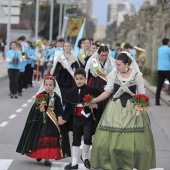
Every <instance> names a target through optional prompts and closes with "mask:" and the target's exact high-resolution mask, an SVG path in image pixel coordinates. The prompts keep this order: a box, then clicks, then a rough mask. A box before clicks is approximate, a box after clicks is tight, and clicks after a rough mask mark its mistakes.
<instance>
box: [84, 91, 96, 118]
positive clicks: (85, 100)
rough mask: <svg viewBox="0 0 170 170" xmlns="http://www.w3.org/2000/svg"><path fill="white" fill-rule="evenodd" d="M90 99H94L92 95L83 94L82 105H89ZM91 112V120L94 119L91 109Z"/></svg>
mask: <svg viewBox="0 0 170 170" xmlns="http://www.w3.org/2000/svg"><path fill="white" fill-rule="evenodd" d="M92 99H94V97H93V96H91V95H90V94H87V95H85V96H84V98H83V107H85V106H87V107H89V105H90V104H91V102H92ZM91 114H92V116H93V120H96V118H95V116H94V112H93V109H91Z"/></svg>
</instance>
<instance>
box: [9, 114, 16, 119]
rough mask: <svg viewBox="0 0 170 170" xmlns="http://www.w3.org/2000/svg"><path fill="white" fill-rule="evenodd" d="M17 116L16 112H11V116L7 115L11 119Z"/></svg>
mask: <svg viewBox="0 0 170 170" xmlns="http://www.w3.org/2000/svg"><path fill="white" fill-rule="evenodd" d="M16 116H17V114H12V115H11V116H9V119H13V118H15V117H16Z"/></svg>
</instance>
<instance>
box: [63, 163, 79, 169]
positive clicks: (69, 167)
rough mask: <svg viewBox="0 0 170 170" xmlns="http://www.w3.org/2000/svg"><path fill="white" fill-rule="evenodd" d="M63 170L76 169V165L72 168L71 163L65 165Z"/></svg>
mask: <svg viewBox="0 0 170 170" xmlns="http://www.w3.org/2000/svg"><path fill="white" fill-rule="evenodd" d="M64 169H78V164H77V165H74V166H72V165H71V163H70V164H67V165H66V166H65V167H64Z"/></svg>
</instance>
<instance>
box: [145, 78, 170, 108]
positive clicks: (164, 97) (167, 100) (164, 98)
mask: <svg viewBox="0 0 170 170" xmlns="http://www.w3.org/2000/svg"><path fill="white" fill-rule="evenodd" d="M144 84H145V87H146V89H148V90H149V91H150V92H151V93H153V94H154V95H155V92H156V89H157V87H156V86H152V85H150V84H149V83H148V81H147V80H145V79H144ZM161 100H162V101H164V102H165V103H166V104H167V105H169V106H170V95H168V94H167V93H165V92H164V91H161Z"/></svg>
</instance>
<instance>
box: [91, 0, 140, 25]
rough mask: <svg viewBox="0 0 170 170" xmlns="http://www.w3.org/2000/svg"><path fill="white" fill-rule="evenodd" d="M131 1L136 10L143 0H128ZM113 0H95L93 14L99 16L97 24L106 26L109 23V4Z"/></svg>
mask: <svg viewBox="0 0 170 170" xmlns="http://www.w3.org/2000/svg"><path fill="white" fill-rule="evenodd" d="M127 1H129V2H131V3H132V4H133V5H134V6H135V9H136V11H138V10H139V8H140V6H141V5H142V2H143V0H127ZM110 2H111V0H93V14H94V15H95V17H97V25H100V26H101V25H102V26H105V25H106V23H107V5H108V4H109V3H110Z"/></svg>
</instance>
